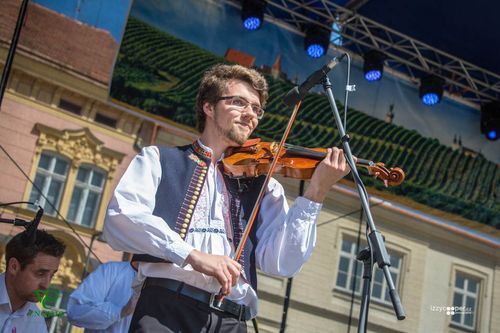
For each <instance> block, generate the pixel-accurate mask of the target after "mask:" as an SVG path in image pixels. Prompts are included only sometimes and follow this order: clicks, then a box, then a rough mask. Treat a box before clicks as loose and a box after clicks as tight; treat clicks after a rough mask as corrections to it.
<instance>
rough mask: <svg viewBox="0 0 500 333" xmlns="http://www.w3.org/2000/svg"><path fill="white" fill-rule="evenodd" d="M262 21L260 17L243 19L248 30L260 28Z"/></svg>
mask: <svg viewBox="0 0 500 333" xmlns="http://www.w3.org/2000/svg"><path fill="white" fill-rule="evenodd" d="M260 24H261V21H260V19H259V18H258V17H248V18H247V19H245V20H244V21H243V27H245V29H247V30H257V29H259V28H260Z"/></svg>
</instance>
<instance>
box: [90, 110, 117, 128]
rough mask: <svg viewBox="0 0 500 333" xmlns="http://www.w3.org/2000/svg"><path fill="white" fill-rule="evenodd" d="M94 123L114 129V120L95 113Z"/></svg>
mask: <svg viewBox="0 0 500 333" xmlns="http://www.w3.org/2000/svg"><path fill="white" fill-rule="evenodd" d="M95 122H96V123H100V124H103V125H106V126H109V127H113V128H116V122H117V120H116V119H113V118H111V117H108V116H105V115H103V114H102V113H97V114H96V115H95Z"/></svg>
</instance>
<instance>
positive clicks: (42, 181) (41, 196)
mask: <svg viewBox="0 0 500 333" xmlns="http://www.w3.org/2000/svg"><path fill="white" fill-rule="evenodd" d="M68 166H69V163H68V161H66V160H65V159H63V158H61V157H59V156H56V155H52V154H49V153H42V155H41V156H40V161H39V162H38V168H37V171H36V176H35V182H34V183H35V186H33V188H32V189H31V194H30V198H29V201H31V202H35V201H38V204H39V205H40V206H42V207H43V209H44V210H45V214H47V215H52V216H54V215H56V209H59V204H60V202H61V195H62V191H63V189H64V184H65V183H66V177H67V175H68ZM38 189H40V191H41V193H40V191H39V190H38ZM45 198H47V199H45ZM47 201H48V202H47ZM49 202H50V204H49ZM52 205H54V207H55V208H54V207H53V206H52Z"/></svg>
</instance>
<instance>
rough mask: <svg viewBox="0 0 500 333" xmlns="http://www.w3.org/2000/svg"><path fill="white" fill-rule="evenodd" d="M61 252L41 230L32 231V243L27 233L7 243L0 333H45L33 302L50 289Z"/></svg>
mask: <svg viewBox="0 0 500 333" xmlns="http://www.w3.org/2000/svg"><path fill="white" fill-rule="evenodd" d="M64 250H65V246H64V244H63V243H61V242H60V241H59V240H57V239H56V238H54V237H53V236H52V235H50V234H48V233H47V232H45V231H42V230H37V231H36V232H35V240H34V243H30V242H29V241H28V240H27V235H26V232H22V233H20V234H17V235H16V236H14V238H12V239H11V240H10V241H9V242H8V243H7V246H6V249H5V259H6V262H7V271H6V272H5V273H3V274H0V333H12V332H17V333H24V332H37V333H44V332H45V333H46V332H47V326H46V324H45V319H44V317H43V316H41V311H40V310H39V309H38V307H37V306H36V304H35V303H36V302H37V301H38V297H39V295H40V294H45V293H46V290H47V289H48V288H49V285H50V280H51V279H52V277H53V276H54V274H55V273H56V271H57V269H58V267H59V262H60V260H61V257H62V255H63V254H64ZM37 294H38V295H37Z"/></svg>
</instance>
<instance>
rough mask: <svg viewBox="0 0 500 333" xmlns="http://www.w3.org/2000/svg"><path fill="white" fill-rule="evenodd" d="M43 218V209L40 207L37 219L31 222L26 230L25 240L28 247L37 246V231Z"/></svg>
mask: <svg viewBox="0 0 500 333" xmlns="http://www.w3.org/2000/svg"><path fill="white" fill-rule="evenodd" d="M42 216H43V208H42V207H40V206H38V212H37V213H36V216H35V218H34V219H33V221H31V223H30V225H29V226H28V227H27V228H26V231H25V237H24V240H25V241H26V242H27V244H28V245H33V244H35V241H36V230H37V229H38V225H39V224H40V220H41V219H42Z"/></svg>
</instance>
